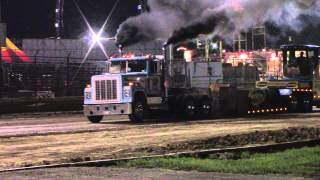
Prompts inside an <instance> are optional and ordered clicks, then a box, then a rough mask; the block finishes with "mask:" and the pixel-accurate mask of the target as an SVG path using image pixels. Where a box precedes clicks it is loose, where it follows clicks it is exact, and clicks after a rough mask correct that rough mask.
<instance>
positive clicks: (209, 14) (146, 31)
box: [117, 0, 320, 46]
mask: <svg viewBox="0 0 320 180" xmlns="http://www.w3.org/2000/svg"><path fill="white" fill-rule="evenodd" d="M148 7H150V11H149V12H145V13H143V14H141V15H139V16H136V17H132V18H129V19H127V20H126V21H125V22H123V23H122V24H121V25H120V27H119V29H118V33H117V43H118V44H122V45H124V46H128V45H131V44H134V43H138V42H140V41H151V40H156V39H162V40H164V41H167V42H168V43H175V42H179V41H183V40H186V39H189V38H194V37H196V36H198V35H200V34H206V35H208V38H212V37H217V36H219V37H221V38H224V39H226V40H231V39H230V38H231V37H233V34H237V33H241V32H245V31H248V30H249V29H250V28H252V27H255V26H261V25H264V24H266V23H270V24H272V25H274V26H275V27H279V29H280V30H282V31H286V30H291V31H295V32H301V31H302V30H303V29H304V28H306V27H307V26H318V25H319V24H320V0H148ZM305 17H307V18H309V17H310V18H309V19H312V20H309V21H306V20H305Z"/></svg>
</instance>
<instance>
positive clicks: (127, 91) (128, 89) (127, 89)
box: [123, 86, 131, 98]
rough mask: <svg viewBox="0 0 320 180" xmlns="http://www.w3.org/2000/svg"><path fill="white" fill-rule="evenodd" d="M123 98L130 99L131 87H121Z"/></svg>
mask: <svg viewBox="0 0 320 180" xmlns="http://www.w3.org/2000/svg"><path fill="white" fill-rule="evenodd" d="M123 96H124V97H125V98H130V97H131V86H125V87H123Z"/></svg>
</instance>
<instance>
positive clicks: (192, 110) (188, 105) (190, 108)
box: [182, 98, 196, 119]
mask: <svg viewBox="0 0 320 180" xmlns="http://www.w3.org/2000/svg"><path fill="white" fill-rule="evenodd" d="M182 113H183V116H184V117H185V118H191V119H193V118H194V116H195V114H196V105H195V103H194V100H193V99H192V98H188V99H186V100H185V101H184V103H183V111H182Z"/></svg>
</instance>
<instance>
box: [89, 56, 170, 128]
mask: <svg viewBox="0 0 320 180" xmlns="http://www.w3.org/2000/svg"><path fill="white" fill-rule="evenodd" d="M163 60H164V58H163V57H162V56H151V55H148V56H133V55H125V56H122V57H120V58H111V59H110V60H109V61H108V62H107V72H106V73H104V74H102V75H96V76H93V77H92V78H91V84H90V85H87V87H86V88H85V90H84V114H85V116H87V117H88V119H89V121H91V122H92V123H99V122H100V121H101V120H102V119H103V116H105V115H129V117H130V119H131V120H132V121H138V120H140V119H141V118H142V117H143V116H144V115H145V113H146V105H147V104H150V105H152V104H161V102H162V101H163V99H162V95H163V93H164V92H163V89H164V88H163V84H164V83H163V81H164V79H163V77H162V72H161V71H162V68H163V67H162V66H163Z"/></svg>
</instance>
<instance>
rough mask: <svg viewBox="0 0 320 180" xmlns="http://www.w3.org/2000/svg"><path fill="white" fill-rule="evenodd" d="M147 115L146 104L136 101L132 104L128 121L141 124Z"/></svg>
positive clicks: (139, 100)
mask: <svg viewBox="0 0 320 180" xmlns="http://www.w3.org/2000/svg"><path fill="white" fill-rule="evenodd" d="M146 114H147V105H146V102H145V101H143V100H141V99H137V100H135V101H134V102H133V103H132V114H130V115H129V119H130V121H132V122H142V121H143V119H144V118H145V117H146Z"/></svg>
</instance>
